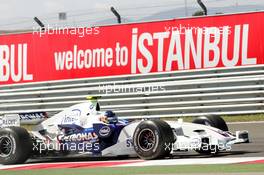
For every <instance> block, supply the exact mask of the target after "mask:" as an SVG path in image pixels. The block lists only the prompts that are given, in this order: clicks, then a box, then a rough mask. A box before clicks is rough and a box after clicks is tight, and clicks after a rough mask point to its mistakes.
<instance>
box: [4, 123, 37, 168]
mask: <svg viewBox="0 0 264 175" xmlns="http://www.w3.org/2000/svg"><path fill="white" fill-rule="evenodd" d="M32 147H33V143H32V139H31V137H30V135H29V133H28V132H27V130H26V129H24V128H21V127H7V128H2V129H0V164H4V165H10V164H21V163H24V162H25V161H26V160H27V159H28V158H29V156H30V154H31V152H32Z"/></svg>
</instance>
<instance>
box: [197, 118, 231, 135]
mask: <svg viewBox="0 0 264 175" xmlns="http://www.w3.org/2000/svg"><path fill="white" fill-rule="evenodd" d="M193 123H197V124H202V125H208V126H212V127H215V128H218V129H221V130H222V131H228V127H227V125H226V122H225V121H224V119H223V118H222V117H220V116H218V115H211V116H201V117H198V118H196V119H194V120H193Z"/></svg>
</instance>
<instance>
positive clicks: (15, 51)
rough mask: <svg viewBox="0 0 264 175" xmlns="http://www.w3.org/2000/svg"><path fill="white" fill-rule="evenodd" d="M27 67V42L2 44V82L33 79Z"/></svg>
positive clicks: (0, 55)
mask: <svg viewBox="0 0 264 175" xmlns="http://www.w3.org/2000/svg"><path fill="white" fill-rule="evenodd" d="M27 68H28V65H27V44H17V45H15V44H11V45H10V46H9V45H0V82H7V81H9V80H12V81H14V82H19V81H22V80H23V81H28V80H33V75H32V74H29V73H28V69H27Z"/></svg>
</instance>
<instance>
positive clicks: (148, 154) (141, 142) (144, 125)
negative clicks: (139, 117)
mask: <svg viewBox="0 0 264 175" xmlns="http://www.w3.org/2000/svg"><path fill="white" fill-rule="evenodd" d="M174 141H175V139H174V135H173V132H172V129H171V127H170V125H169V124H168V123H166V122H165V121H163V120H146V121H143V122H141V123H140V124H139V125H138V126H137V128H136V129H135V132H134V135H133V143H134V149H135V151H136V153H137V155H138V156H139V157H140V158H141V159H145V160H150V159H157V158H163V157H166V156H168V155H169V154H170V152H171V149H172V146H173V143H174Z"/></svg>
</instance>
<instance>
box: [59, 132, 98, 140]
mask: <svg viewBox="0 0 264 175" xmlns="http://www.w3.org/2000/svg"><path fill="white" fill-rule="evenodd" d="M97 138H98V136H97V135H96V133H94V132H89V133H77V134H71V135H59V136H58V140H59V141H64V142H76V141H92V140H96V139H97Z"/></svg>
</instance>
